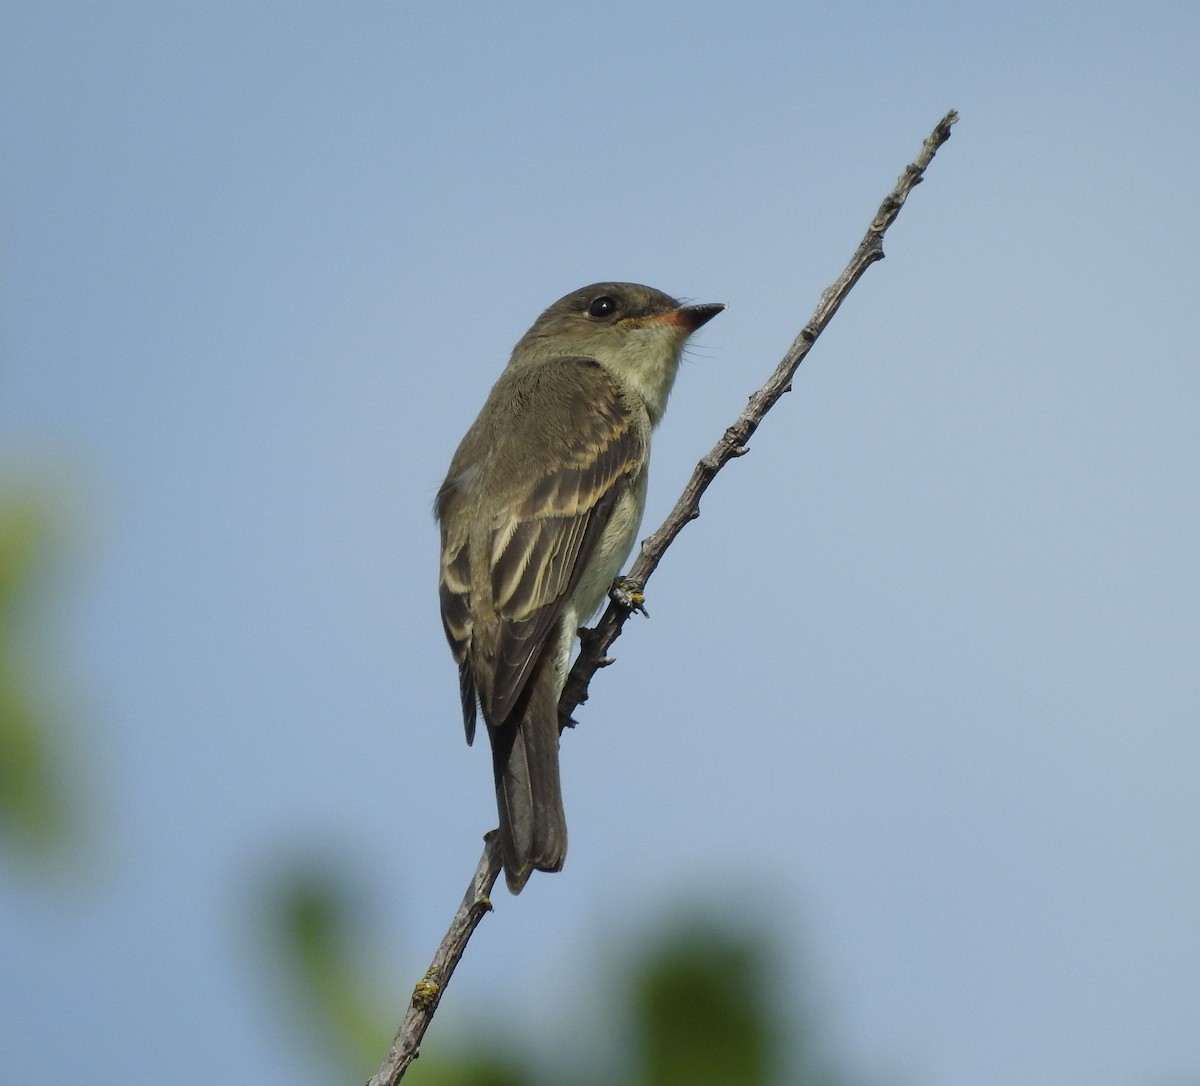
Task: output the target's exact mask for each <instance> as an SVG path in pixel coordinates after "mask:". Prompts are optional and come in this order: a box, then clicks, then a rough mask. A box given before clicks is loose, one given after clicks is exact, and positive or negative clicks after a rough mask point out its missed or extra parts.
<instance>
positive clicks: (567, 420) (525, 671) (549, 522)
mask: <svg viewBox="0 0 1200 1086" xmlns="http://www.w3.org/2000/svg"><path fill="white" fill-rule="evenodd" d="M502 386H503V387H502ZM494 405H495V407H498V408H499V410H496V409H494ZM500 411H503V412H504V414H503V416H501V414H500ZM648 434H649V422H648V420H647V419H644V418H641V417H639V415H638V414H637V409H636V408H633V407H631V406H630V404H629V403H628V401H627V400H626V398H625V397H624V396H623V395H622V393H621V390H620V387H619V386H618V385H617V383H616V381H615V380H614V379H613V378H612V377H611V376H610V375H609V374H608V373H607V372H606V371H605V370H604V369H603V368H602V367H601V366H600V365H599V364H598V363H596V362H594V361H593V360H591V359H581V358H564V359H557V360H555V361H553V362H547V363H543V364H541V365H538V366H536V367H527V368H524V369H517V370H515V371H511V370H510V371H507V372H506V373H505V374H504V376H503V377H502V378H501V381H500V382H498V383H497V386H496V389H494V390H493V392H492V396H491V397H489V400H488V403H487V404H486V405H485V406H484V409H483V411H482V412H481V413H480V416H479V419H478V420H477V421H476V423H475V426H473V427H472V429H471V432H469V433H468V434H467V437H466V438H464V439H463V443H462V445H461V446H460V448H459V452H458V454H457V455H456V456H455V461H454V463H453V464H452V465H451V468H450V474H449V475H448V476H447V479H446V483H445V484H444V485H443V487H442V490H441V492H440V493H439V495H438V514H439V518H440V519H441V522H442V576H441V602H442V621H443V623H444V625H445V628H446V635H447V637H448V638H449V640H450V644H451V648H452V649H453V651H454V654H455V658H456V659H457V660H458V662H459V666H460V672H461V679H462V695H463V713H464V719H465V721H466V723H467V734H468V737H470V736H471V734H472V732H473V729H474V709H475V706H474V701H475V694H476V691H478V695H479V698H480V702H481V704H482V706H483V711H484V716H485V718H486V719H487V720H488V721H489V722H491V723H493V724H495V725H497V726H498V725H500V724H502V723H503V722H504V720H505V719H507V717H508V716H509V714H510V713H511V712H512V711H513V708H514V707H515V705H516V703H517V700H518V699H519V698H520V696H521V693H522V691H523V690H524V687H525V683H526V682H527V680H528V678H529V675H530V672H531V670H532V668H533V665H534V663H535V662H536V660H537V658H538V655H539V653H540V651H541V649H542V646H543V645H544V643H545V641H546V638H547V636H548V634H549V633H550V631H551V629H552V628H553V626H554V624H555V621H556V620H557V619H558V617H559V616H560V615H561V614H562V611H563V608H564V606H565V605H566V603H567V601H568V600H569V599H570V597H571V593H572V591H573V590H574V588H575V586H576V584H577V583H578V581H579V578H580V576H581V574H582V573H583V571H584V570H585V569H586V568H587V564H588V561H589V559H590V558H591V556H592V553H593V551H594V550H595V547H596V543H597V541H598V540H599V539H600V537H601V536H602V534H603V531H604V527H605V525H606V524H607V522H608V517H609V515H610V513H611V511H612V508H613V505H614V504H615V503H616V501H617V498H618V497H619V495H620V494H621V492H622V490H623V489H624V488H625V487H626V486H628V485H629V483H630V482H631V481H632V480H633V479H634V478H635V477H636V476H637V474H638V473H639V472H640V471H641V470H642V469H643V466H644V464H645V461H646V455H647V448H648ZM530 449H536V450H537V454H538V455H537V460H536V463H537V464H538V468H539V470H537V471H536V472H530V471H529V467H528V465H529V462H530V456H529V450H530ZM455 506H457V507H458V508H457V509H456V508H454V507H455ZM468 705H469V709H468Z"/></svg>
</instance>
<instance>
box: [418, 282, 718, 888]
mask: <svg viewBox="0 0 1200 1086" xmlns="http://www.w3.org/2000/svg"><path fill="white" fill-rule="evenodd" d="M723 309H725V306H724V305H723V304H720V303H713V304H705V305H685V304H682V303H681V302H679V301H677V300H676V299H674V298H672V297H671V296H670V295H668V294H664V293H663V292H662V291H660V290H655V289H654V288H652V287H647V286H642V285H640V284H637V283H618V282H611V283H593V284H592V285H590V286H586V287H583V288H581V289H579V290H576V291H573V292H572V293H570V294H567V295H565V296H564V297H562V298H560V299H559V300H558V301H556V302H555V303H554V304H553V305H551V306H550V307H549V308H548V309H547V310H546V311H545V312H543V313H542V314H541V316H539V317H538V318H537V320H535V321H534V322H533V325H532V327H530V329H529V331H528V332H526V333H525V335H524V336H522V337H521V339H520V340H519V341H518V343H517V345H516V346H515V347H514V348H513V351H512V355H511V357H510V358H509V361H508V364H507V366H506V367H505V369H504V370H503V371H502V373H501V375H500V377H499V379H498V380H497V381H496V383H495V385H494V386H493V388H492V390H491V392H490V393H489V395H488V397H487V400H486V402H485V403H484V405H483V408H482V409H481V410H480V412H479V416H478V417H477V418H476V419H475V421H474V423H473V424H472V425H471V427H470V429H469V430H468V431H467V433H466V435H465V436H464V437H463V439H462V441H461V443H460V444H459V446H458V449H457V451H456V452H455V453H454V456H453V459H452V460H451V462H450V467H449V470H448V471H447V473H446V478H445V481H444V482H443V483H442V485H441V487H440V489H439V490H438V493H437V498H436V501H435V503H434V513H435V516H436V518H437V521H438V525H439V531H440V537H441V563H440V578H439V599H440V604H441V615H442V624H443V627H444V629H445V633H446V638H447V640H448V641H449V643H450V649H451V652H452V654H453V657H454V660H455V662H456V663H457V665H458V671H459V692H460V695H461V699H462V713H463V723H464V726H465V729H466V735H467V742H468V744H470V743H471V742H473V740H474V737H475V729H476V719H477V712H481V713H482V715H483V719H484V723H485V725H486V728H487V734H488V738H489V740H490V741H491V747H492V765H493V772H494V777H495V786H496V806H497V811H498V814H499V818H500V830H499V832H500V852H501V858H502V862H503V865H504V875H505V881H506V883H507V885H508V888H509V890H510V891H511V892H512V893H514V894H518V893H520V892H521V890H522V888H523V887H524V886H525V883H526V882H527V881H528V879H529V877H530V874H531V873H532V872H533V871H535V870H539V871H558V870H561V868H562V866H563V861H564V859H565V856H566V851H567V825H566V816H565V814H564V810H563V801H562V790H561V786H560V780H559V763H558V743H559V716H558V702H559V697H560V695H561V694H562V690H563V686H564V684H565V682H566V677H567V671H568V665H569V663H570V657H571V650H572V646H573V643H574V639H575V636H576V634H577V633H578V631H579V628H580V627H581V626H582V624H583V623H584V622H586V621H587V620H588V619H589V618H590V617H591V616H592V615H593V614H594V613H595V612H596V610H597V609H598V608H599V606H600V604H601V602H602V601H603V600H604V598H605V596H606V594H607V593H608V591H609V588H610V586H611V585H612V583H613V580H614V578H616V576H617V575H618V574H619V573H620V570H621V567H622V565H623V564H624V562H625V560H626V558H627V557H628V556H629V552H630V550H631V548H632V546H633V541H634V538H635V536H636V534H637V531H638V527H639V525H640V523H641V519H642V513H643V511H644V509H645V503H646V480H647V464H648V460H649V455H650V435H651V431H652V430H653V429H654V428H655V427H656V426H657V425H658V423H659V421H660V420H661V419H662V416H663V412H664V411H665V409H666V405H667V397H668V395H669V394H670V391H671V387H672V385H673V384H674V382H675V375H676V372H677V370H678V368H679V362H680V358H681V355H682V351H683V346H684V343H685V342H686V341H687V339H688V337H689V336H691V334H692V333H693V332H695V331H696V330H697V329H698V328H700V327H701V326H702V325H704V324H706V323H707V322H708V321H710V320H711V319H712V318H713V317H715V316H716V315H717V314H718V313H720V312H721V311H722V310H723Z"/></svg>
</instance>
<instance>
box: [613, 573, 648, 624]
mask: <svg viewBox="0 0 1200 1086" xmlns="http://www.w3.org/2000/svg"><path fill="white" fill-rule="evenodd" d="M645 587H646V586H645V585H644V584H642V582H641V581H636V580H634V579H633V578H632V577H618V578H617V579H616V580H615V581H613V583H612V587H611V588H609V590H608V598H609V599H610V600H612V601H613V603H615V604H616V605H617V606H618V607H624V608H625V610H626V611H628V612H630V613H631V614H639V615H645V616H646V617H647V618H649V617H650V612H649V611H647V610H646V596H645V591H644V590H645Z"/></svg>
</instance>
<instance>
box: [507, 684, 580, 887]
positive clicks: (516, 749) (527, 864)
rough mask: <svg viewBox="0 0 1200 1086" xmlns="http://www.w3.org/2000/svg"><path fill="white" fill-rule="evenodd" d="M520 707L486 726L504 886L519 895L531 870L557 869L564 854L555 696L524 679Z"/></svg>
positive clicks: (564, 823) (548, 688) (550, 689)
mask: <svg viewBox="0 0 1200 1086" xmlns="http://www.w3.org/2000/svg"><path fill="white" fill-rule="evenodd" d="M527 690H528V693H529V696H528V698H527V700H526V701H525V704H524V705H523V706H522V707H521V708H520V710H519V711H518V712H516V713H514V714H513V716H512V717H511V718H510V719H509V720H508V721H507V722H505V724H503V725H502V726H501V727H499V728H489V729H488V734H489V736H490V738H491V740H492V765H493V768H494V769H495V773H496V806H497V808H498V809H499V812H500V849H501V855H502V856H503V858H504V878H505V881H506V882H507V883H508V888H509V890H511V891H512V892H513V893H514V894H519V893H520V892H521V888H522V887H523V886H524V885H525V883H526V881H527V880H528V879H529V876H530V875H531V874H532V873H533V872H534V871H535V870H536V871H558V870H560V869H561V868H562V865H563V860H564V859H565V858H566V855H567V819H566V815H565V814H564V813H563V803H562V787H561V785H560V784H559V777H558V697H557V692H556V691H555V689H554V684H553V683H545V682H537V681H536V680H535V681H533V682H530V683H529V685H528V687H527Z"/></svg>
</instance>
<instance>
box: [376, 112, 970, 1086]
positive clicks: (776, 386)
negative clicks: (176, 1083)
mask: <svg viewBox="0 0 1200 1086" xmlns="http://www.w3.org/2000/svg"><path fill="white" fill-rule="evenodd" d="M957 120H958V114H957V112H955V111H954V110H951V111H950V112H949V113H947V114H946V116H945V117H943V118H942V119H941V120H940V121H939V122H938V124H937V127H936V128H935V129H934V130H933V132H932V133H931V134H930V135H929V138H928V139H926V140H925V142H924V143H923V144H922V145H921V153H920V154H919V155H918V156H917V158H916V161H915V162H913V163H912V164H911V165H909V166H907V167H905V170H904V172H903V173H902V174H901V175H900V178H899V180H898V181H897V182H896V187H895V188H894V189H892V191H891V192H889V193H888V194H887V196H886V197H884V200H883V203H882V204H880V205H879V210H878V212H876V214H875V218H874V219H872V220H871V225H870V226H869V227H868V228H867V232H866V234H865V235H864V236H863V239H862V241H861V242H860V243H859V246H858V248H857V249H856V250H855V252H854V255H853V256H852V257H851V258H850V262H849V263H848V264H847V265H846V268H845V270H844V271H843V272H842V274H841V275H840V276H838V278H837V279H836V280H835V282H834V283H833V284H832V285H830V286H829V287H827V288H826V289H825V290H824V291H823V292H822V294H821V298H820V301H819V302H818V303H817V308H816V311H815V312H814V313H813V315H812V318H811V319H810V320H809V322H808V323H807V324H806V325H805V326H804V327H803V328H802V329H801V330H800V334H799V335H798V336H797V337H796V339H795V341H794V342H793V343H792V345H791V347H790V348H789V349H788V352H787V354H785V355H784V356H783V358H782V359H781V360H780V362H779V365H778V366H776V367H775V371H774V372H773V373H772V374H771V376H770V377H769V378H768V379H767V382H766V384H764V385H763V386H762V388H760V389H759V390H758V391H757V392H755V393H754V395H752V396H751V397H750V400H749V402H748V403H747V405H746V408H745V410H744V411H743V412H742V413H741V414H740V415H739V416H738V418H737V420H736V421H735V422H734V423H733V425H732V426H730V427H729V428H728V429H727V430H726V431H725V433H724V434H723V435H722V436H721V439H720V440H719V441H718V442H717V443H716V445H714V446H713V448H712V450H711V451H710V452H709V453H708V455H707V456H705V457H703V458H702V459H701V460H700V462H699V463H698V464H697V465H696V468H695V470H694V471H693V472H692V476H691V478H690V479H689V480H688V482H687V486H685V487H684V490H683V493H682V494H681V495H680V497H679V500H678V501H677V502H676V503H675V507H674V508H673V509H672V510H671V512H670V513H669V514H668V516H667V519H666V520H665V521H663V523H662V525H661V526H660V527H659V528H658V530H657V531H655V532H653V533H652V534H651V535H649V536H648V537H647V538H646V539H645V540H643V541H642V549H641V553H640V554H639V555H638V558H637V561H636V562H634V564H633V567H632V569H630V571H629V574H628V575H627V576H625V577H623V578H621V579H620V581H619V583H618V585H617V586H614V592H613V593H612V595H613V596H614V597H615V598H614V599H613V601H612V602H611V603H610V604H609V606H608V609H607V610H606V611H605V612H604V614H603V615H602V616H601V617H600V621H599V622H597V623H596V626H595V627H594V628H593V629H590V630H583V631H581V632H580V651H579V656H578V657H577V658H576V660H575V665H574V667H572V668H571V673H570V675H568V676H567V682H566V686H565V687H564V688H563V693H562V698H561V700H560V701H559V704H558V713H559V721H560V727H562V726H565V725H567V724H569V723H570V720H571V714H572V713H573V712H574V711H575V709H576V708H578V706H579V705H581V704H582V703H583V702H585V701H586V700H587V693H588V686H589V684H590V683H591V680H592V677H593V676H594V675H595V674H596V672H597V670H599V669H600V668H601V667H604V666H606V665H607V664H609V663H611V662H612V661H611V659H610V658H609V657H608V649H609V648H610V647H611V646H612V643H613V642H614V641H615V640H616V639H617V638H618V637H619V636H620V635H621V629H622V627H623V626H624V625H625V620H626V619H627V618H628V617H629V616H630V614H632V613H633V611H634V610H636V609H637V604H638V603H640V599H641V596H640V593H641V590H642V589H643V588H644V587H645V585H646V582H647V581H648V580H649V579H650V577H651V575H652V574H653V573H654V571H655V570H656V569H657V568H658V564H659V562H660V561H662V557H663V555H664V554H665V553H666V550H667V548H668V547H669V546H670V545H671V543H672V542H673V541H674V539H675V537H676V536H677V535H678V534H679V533H680V532H681V531H682V530H683V528H684V526H685V525H686V524H688V523H689V522H690V521H693V520H695V519H696V518H697V517H698V516H699V515H700V499H701V497H702V496H703V495H704V492H705V491H706V490H707V489H708V486H709V484H710V483H711V482H712V481H713V479H714V478H716V475H717V472H719V471H720V470H721V469H722V468H723V467H724V466H725V465H726V464H728V463H729V461H730V460H733V459H735V458H737V457H739V456H741V455H742V454H743V453H745V452H746V443H747V442H748V441H749V440H750V438H751V437H752V436H753V434H754V432H755V430H757V429H758V425H759V423H760V422H762V420H763V418H764V416H765V415H766V413H767V412H768V411H769V410H770V409H771V408H772V407H774V406H775V404H776V403H777V402H778V401H779V399H780V398H781V397H782V396H783V394H784V393H785V392H788V391H790V390H791V387H792V378H793V377H795V375H796V370H797V369H799V368H800V363H801V362H803V361H804V359H805V357H806V356H807V355H808V352H809V350H810V349H811V347H812V345H813V343H815V342H816V339H817V337H818V336H819V335H820V334H821V333H822V332H823V331H824V330H825V326H826V325H827V324H829V322H830V321H831V320H832V319H833V315H834V314H835V313H836V312H837V311H838V308H839V307H840V306H841V304H842V302H843V301H844V300H845V298H846V296H847V295H848V294H849V293H850V291H851V290H852V289H853V288H854V284H855V283H857V282H858V281H859V279H861V278H862V275H863V273H864V272H865V271H866V270H867V268H869V267H870V266H871V265H872V264H874V263H875V261H877V260H882V259H883V256H884V253H883V235H884V234H885V233H886V232H887V229H888V227H890V226H891V225H892V223H893V222H894V221H895V220H896V216H897V215H899V214H900V209H901V208H902V207H903V206H904V202H905V200H907V199H908V194H909V193H910V192H912V190H913V189H914V188H915V187H916V186H917V185H919V184H920V183H921V180H922V177H923V175H924V173H925V170H926V169H928V167H929V164H930V163H931V162H932V161H933V156H934V155H935V154H937V151H938V149H939V148H940V147H941V146H942V144H944V143H945V142H946V141H947V140H948V139H949V138H950V127H951V126H952V125H953V124H954V123H955V122H956V121H957ZM631 599H632V600H633V602H634V606H632V607H631V606H630V600H631ZM484 840H485V845H484V850H483V855H482V856H481V857H480V860H479V866H478V867H477V868H476V870H475V876H474V878H473V879H472V880H471V885H470V887H469V888H468V890H467V893H466V896H465V897H464V898H463V901H462V904H461V905H460V906H459V908H458V912H457V914H456V915H455V917H454V922H453V923H452V924H451V925H450V930H449V931H448V932H447V933H446V937H445V938H444V939H443V940H442V944H441V946H439V947H438V950H437V954H435V955H434V959H433V965H431V966H430V968H429V971H428V972H427V973H426V974H425V977H424V978H423V979H422V980H421V982H420V983H419V984H418V985H417V986H416V989H415V990H414V991H413V997H412V1002H411V1005H410V1006H409V1009H408V1013H407V1014H406V1015H405V1018H404V1022H403V1024H402V1025H401V1026H400V1031H399V1032H398V1033H397V1034H396V1039H395V1041H394V1042H393V1043H392V1048H391V1051H390V1052H389V1053H388V1057H387V1059H386V1060H385V1061H384V1063H383V1066H382V1067H380V1069H379V1071H378V1073H377V1074H376V1075H375V1077H374V1078H372V1079H371V1081H370V1083H369V1084H368V1086H395V1084H396V1083H398V1082H399V1081H400V1079H401V1078H402V1077H403V1075H404V1071H405V1069H406V1068H407V1067H408V1065H409V1064H410V1063H411V1062H412V1061H413V1060H414V1059H416V1057H417V1051H418V1048H419V1047H420V1044H421V1038H422V1037H424V1035H425V1030H426V1029H427V1028H428V1026H429V1022H430V1020H431V1019H432V1018H433V1013H434V1011H435V1010H437V1006H438V1003H439V1002H440V1000H441V998H442V993H443V992H444V991H445V988H446V984H447V983H449V980H450V976H451V974H452V973H453V972H454V967H455V966H456V965H457V964H458V961H459V959H460V958H461V957H462V955H463V951H464V950H465V949H466V946H467V940H469V939H470V937H471V934H472V932H474V930H475V928H476V927H477V926H478V925H479V921H480V920H482V919H483V917H484V916H485V915H486V914H487V913H488V912H489V911H490V910H491V907H492V906H491V902H490V901H489V900H488V895H489V894H490V893H491V890H492V887H493V886H494V885H495V882H496V878H497V877H498V876H499V874H500V849H499V846H498V844H497V840H496V834H495V831H493V832H492V833H489V834H488V835H487V836H486V837H485V838H484Z"/></svg>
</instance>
